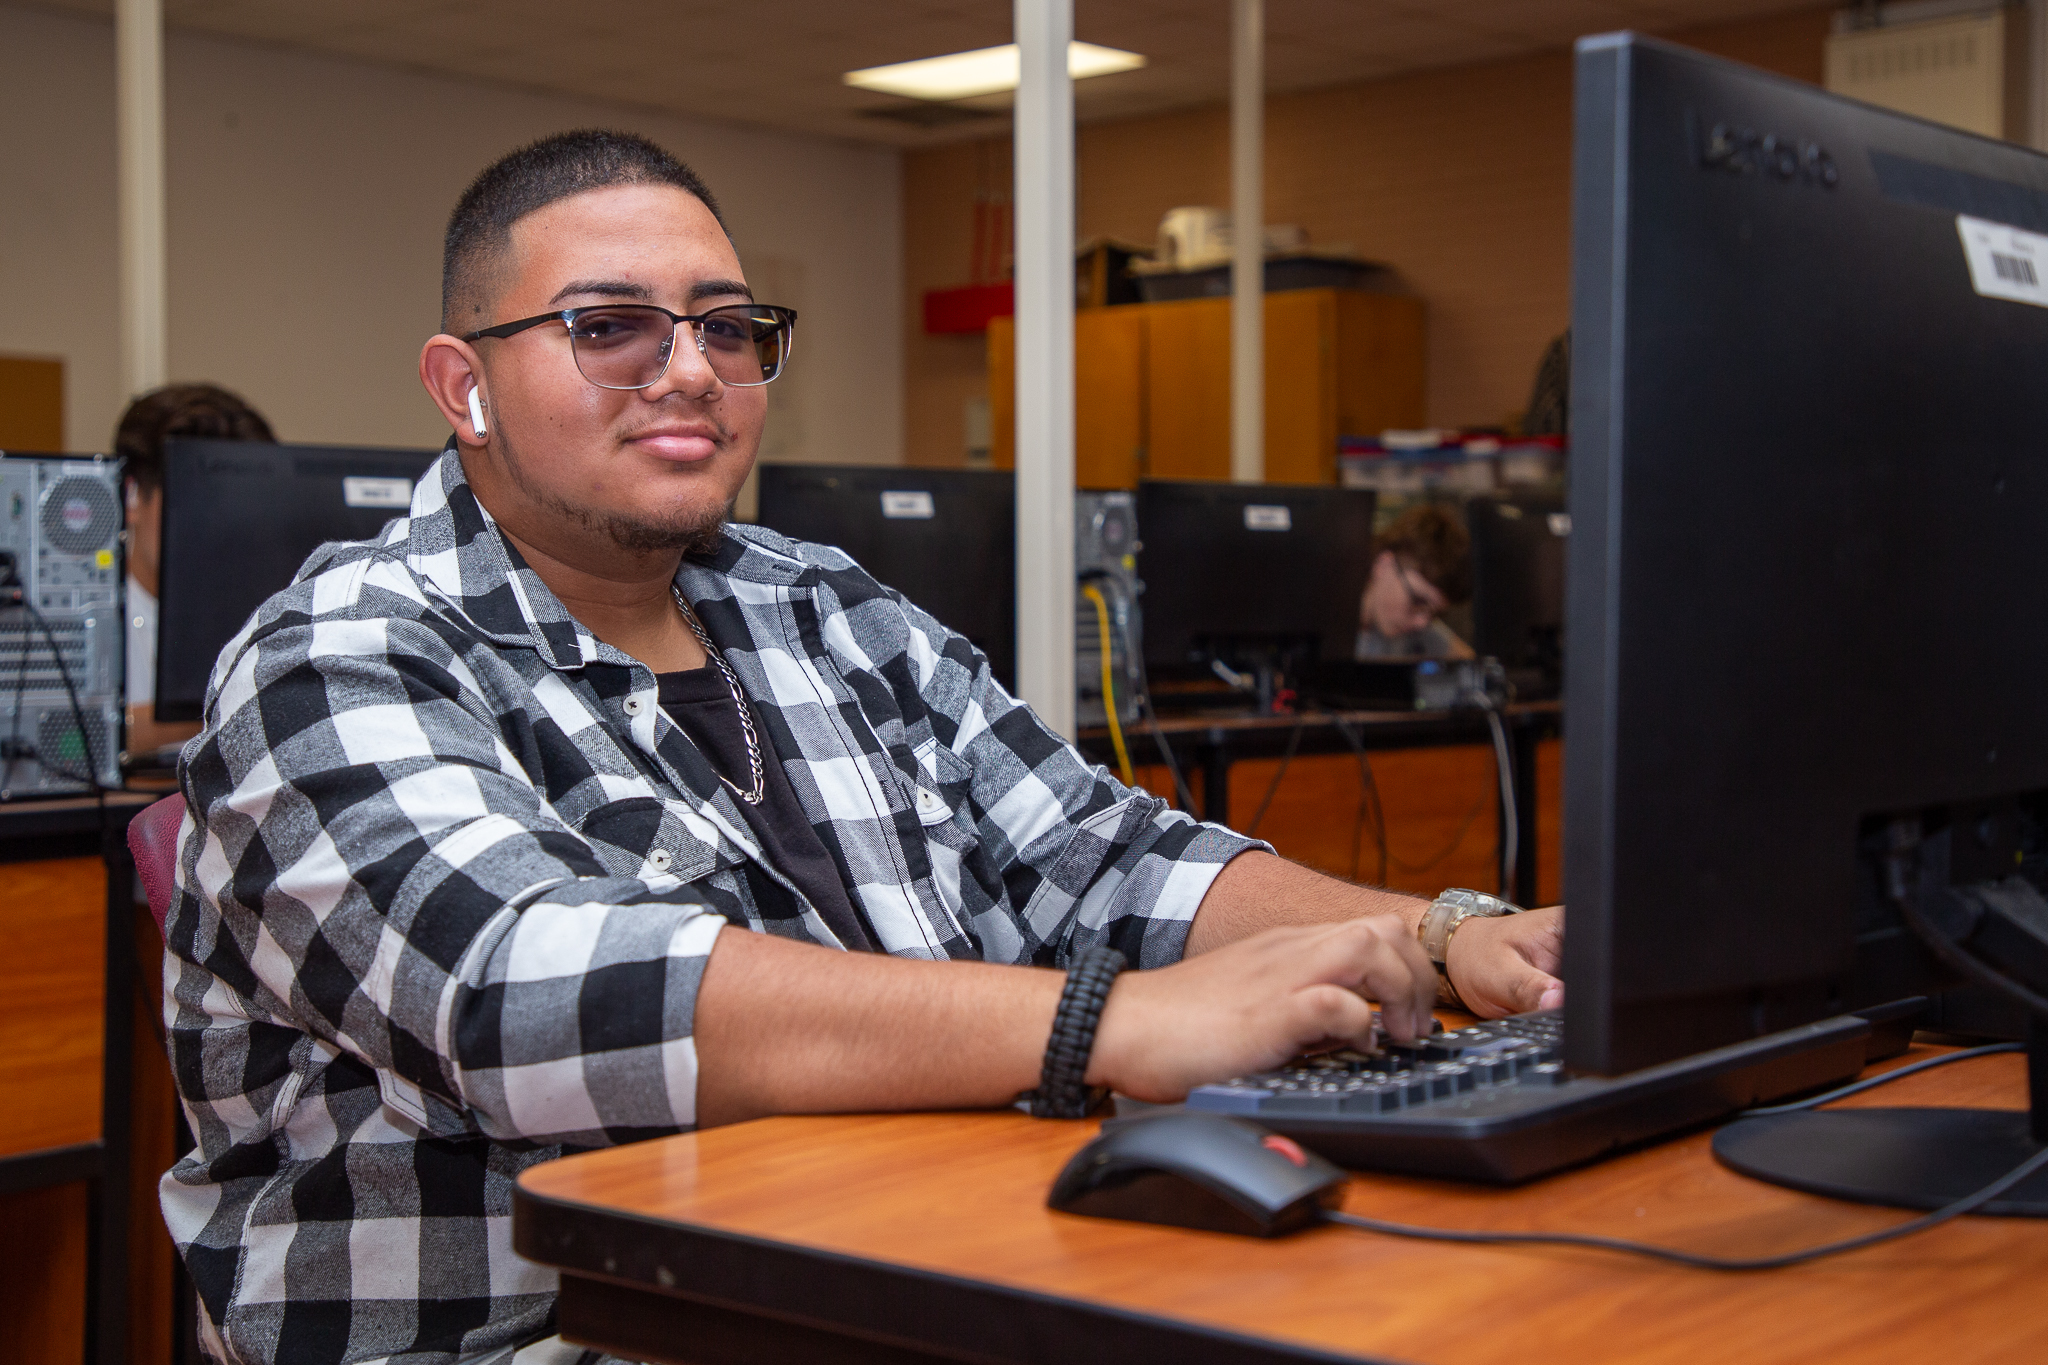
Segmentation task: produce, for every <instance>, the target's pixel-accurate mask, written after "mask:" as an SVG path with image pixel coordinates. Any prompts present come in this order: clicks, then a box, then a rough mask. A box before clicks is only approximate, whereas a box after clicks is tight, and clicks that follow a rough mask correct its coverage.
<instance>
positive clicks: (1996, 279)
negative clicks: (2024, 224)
mask: <svg viewBox="0 0 2048 1365" xmlns="http://www.w3.org/2000/svg"><path fill="white" fill-rule="evenodd" d="M1956 233H1957V235H1958V236H1960V237H1961V238H1962V239H1963V255H1964V257H1965V258H1967V259H1968V260H1969V262H1970V284H1971V286H1972V287H1974V288H1975V289H1976V291H1977V292H1978V293H1979V294H1982V295H1983V296H1984V297H1985V298H1987V299H2010V300H2012V301H2013V302H2014V303H2031V304H2033V305H2034V306H2035V307H2036V308H2048V237H2044V236H2042V235H2041V234H2040V233H2038V232H2027V231H2024V230H2023V229H2020V228H2016V227H2008V226H2006V225H2005V224H2004V223H1991V222H1986V221H1985V220H1984V219H1982V218H1971V217H1969V216H1968V215H1966V214H1960V213H1959V214H1957V215H1956Z"/></svg>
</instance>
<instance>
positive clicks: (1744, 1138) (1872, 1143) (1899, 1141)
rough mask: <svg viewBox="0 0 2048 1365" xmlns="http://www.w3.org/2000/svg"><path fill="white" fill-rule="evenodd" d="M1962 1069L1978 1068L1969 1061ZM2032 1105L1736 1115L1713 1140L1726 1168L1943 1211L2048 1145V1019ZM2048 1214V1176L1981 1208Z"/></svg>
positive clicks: (2036, 1055)
mask: <svg viewBox="0 0 2048 1365" xmlns="http://www.w3.org/2000/svg"><path fill="white" fill-rule="evenodd" d="M1962 1065H1964V1066H1970V1065H1974V1063H1971V1062H1964V1063H1963V1064H1962ZM2027 1083H2028V1090H2029V1099H2030V1103H2031V1105H2032V1108H2031V1109H2025V1110H2022V1109H1819V1110H1815V1109H1806V1110H1800V1111H1799V1112H1797V1113H1791V1114H1766V1115H1762V1116H1760V1117H1757V1118H1752V1119H1740V1120H1738V1121H1736V1122H1734V1123H1731V1124H1729V1125H1728V1126H1727V1127H1725V1128H1723V1129H1721V1130H1720V1131H1719V1132H1717V1133H1715V1134H1714V1155H1715V1157H1716V1158H1718V1159H1719V1160H1720V1162H1721V1164H1723V1165H1724V1166H1728V1167H1731V1168H1733V1169H1734V1170H1737V1171H1740V1172H1742V1173H1743V1174H1744V1175H1749V1176H1755V1177H1756V1178H1757V1179H1758V1180H1767V1181H1769V1182H1770V1183H1772V1184H1774V1185H1788V1186H1790V1187H1791V1188H1793V1189H1795V1190H1805V1191H1807V1192H1809V1193H1812V1194H1824V1195H1828V1196H1830V1197H1831V1198H1835V1199H1847V1200H1852V1201H1854V1202H1856V1203H1859V1204H1887V1205H1890V1206H1892V1207H1894V1208H1902V1209H1938V1208H1941V1207H1942V1206H1944V1205H1946V1204H1952V1203H1954V1202H1955V1201H1956V1200H1958V1199H1961V1198H1962V1197H1963V1196H1965V1195H1967V1194H1970V1193H1972V1192H1974V1191H1976V1190H1980V1189H1983V1188H1984V1187H1985V1186H1986V1185H1989V1184H1990V1183H1991V1182H1992V1181H1994V1180H1996V1179H1998V1177H1999V1176H2001V1175H2004V1174H2005V1173H2006V1172H2007V1171H2010V1170H2012V1169H2013V1168H2014V1167H2016V1166H2018V1165H2019V1164H2020V1163H2021V1162H2022V1161H2025V1160H2026V1159H2027V1158H2028V1157H2030V1156H2033V1155H2034V1154H2035V1153H2037V1152H2039V1151H2040V1150H2041V1148H2042V1147H2043V1146H2044V1145H2048V1021H2044V1020H2042V1019H2041V1018H2039V1017H2036V1018H2034V1019H2033V1020H2032V1021H2031V1022H2030V1024H2029V1027H2028V1030H2027ZM1975 1212H1977V1213H1991V1214H2004V1215H2006V1216H2008V1217H2021V1218H2048V1170H2041V1171H2037V1172H2035V1173H2034V1174H2033V1175H2031V1176H2029V1177H2028V1178H2027V1179H2026V1180H2025V1181H2023V1182H2021V1183H2020V1184H2019V1185H2017V1186H2015V1187H2014V1188H2013V1189H2010V1190H2008V1191H2006V1192H2005V1193H2004V1194H2003V1195H2001V1196H2000V1197H1999V1198H1997V1199H1994V1200H1992V1201H1991V1202H1990V1203H1988V1204H1984V1205H1982V1206H1980V1207H1979V1208H1977V1209H1976V1210H1975Z"/></svg>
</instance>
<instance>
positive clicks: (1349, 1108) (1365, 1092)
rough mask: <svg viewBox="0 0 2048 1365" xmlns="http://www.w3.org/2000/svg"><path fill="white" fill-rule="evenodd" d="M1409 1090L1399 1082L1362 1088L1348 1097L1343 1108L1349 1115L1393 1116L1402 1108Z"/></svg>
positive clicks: (1345, 1098) (1382, 1082)
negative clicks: (1393, 1113) (1392, 1114)
mask: <svg viewBox="0 0 2048 1365" xmlns="http://www.w3.org/2000/svg"><path fill="white" fill-rule="evenodd" d="M1407 1089H1408V1087H1407V1086H1406V1085H1404V1084H1402V1083H1401V1082H1399V1081H1381V1082H1379V1083H1378V1084H1376V1085H1367V1086H1362V1087H1360V1088H1359V1089H1357V1090H1354V1091H1352V1092H1351V1093H1350V1094H1348V1095H1346V1096H1345V1097H1344V1102H1343V1105H1342V1106H1341V1107H1342V1110H1343V1112H1344V1113H1347V1114H1391V1113H1392V1112H1394V1111H1395V1110H1396V1109H1399V1108H1400V1107H1401V1101H1402V1099H1403V1097H1404V1095H1405V1093H1406V1091H1407Z"/></svg>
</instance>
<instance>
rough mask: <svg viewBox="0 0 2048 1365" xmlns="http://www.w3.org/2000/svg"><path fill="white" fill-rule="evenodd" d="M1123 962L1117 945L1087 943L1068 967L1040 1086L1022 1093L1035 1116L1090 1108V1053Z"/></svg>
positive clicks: (1077, 1114) (1066, 1115)
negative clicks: (1104, 1007)
mask: <svg viewBox="0 0 2048 1365" xmlns="http://www.w3.org/2000/svg"><path fill="white" fill-rule="evenodd" d="M1124 966H1125V963H1124V955H1123V954H1122V953H1120V952H1118V951H1117V950H1116V949H1114V948H1089V949H1087V950H1086V951H1085V952H1083V953H1082V954H1081V955H1080V956H1079V957H1078V958H1076V959H1074V965H1073V966H1071V967H1069V968H1068V969H1067V984H1066V987H1065V988H1064V989H1063V990H1061V991H1060V1005H1059V1008H1058V1009H1057V1010H1055V1011H1054V1012H1053V1016H1052V1037H1051V1038H1049V1039H1047V1040H1046V1044H1045V1066H1044V1067H1043V1069H1041V1070H1040V1072H1039V1074H1038V1089H1036V1090H1032V1091H1028V1092H1026V1093H1025V1094H1024V1095H1023V1096H1021V1097H1020V1098H1022V1099H1024V1100H1026V1101H1028V1102H1029V1106H1030V1112H1031V1116H1032V1117H1033V1118H1041V1119H1078V1118H1082V1117H1084V1116H1086V1114H1087V1113H1088V1110H1089V1107H1090V1101H1091V1099H1092V1097H1091V1096H1090V1095H1089V1093H1088V1058H1089V1055H1090V1054H1091V1053H1093V1052H1094V1051H1095V1026H1096V1025H1097V1024H1098V1023H1100V1022H1101V1020H1102V1006H1103V1004H1104V1003H1105V1002H1106V1001H1107V1000H1108V999H1109V988H1110V987H1111V986H1112V985H1114V984H1115V982H1116V977H1117V973H1118V972H1121V971H1122V970H1123V969H1124Z"/></svg>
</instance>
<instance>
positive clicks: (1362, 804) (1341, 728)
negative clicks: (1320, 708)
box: [1330, 716, 1387, 886]
mask: <svg viewBox="0 0 2048 1365" xmlns="http://www.w3.org/2000/svg"><path fill="white" fill-rule="evenodd" d="M1330 723H1331V724H1332V725H1334V726H1336V727H1337V733H1338V734H1340V735H1342V736H1343V737H1344V742H1345V743H1346V744H1349V745H1350V746H1351V752H1352V753H1353V754H1354V755H1356V756H1357V758H1358V823H1357V824H1355V825H1353V826H1352V828H1351V880H1353V881H1357V880H1358V838H1359V833H1360V831H1361V830H1362V829H1363V828H1364V826H1365V819H1366V816H1367V814H1370V815H1371V816H1372V822H1373V841H1374V843H1375V844H1376V845H1377V846H1378V849H1379V855H1380V871H1379V878H1378V880H1377V881H1375V882H1374V885H1376V886H1384V885H1386V881H1387V808H1386V805H1385V803H1383V802H1382V801H1381V800H1380V788H1379V783H1377V782H1375V781H1373V776H1372V760H1371V759H1370V758H1369V757H1368V756H1367V755H1366V752H1365V739H1364V737H1363V736H1362V735H1354V734H1352V733H1351V727H1350V726H1349V725H1347V724H1345V723H1344V721H1343V719H1342V718H1341V717H1337V716H1332V717H1331V718H1330Z"/></svg>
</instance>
